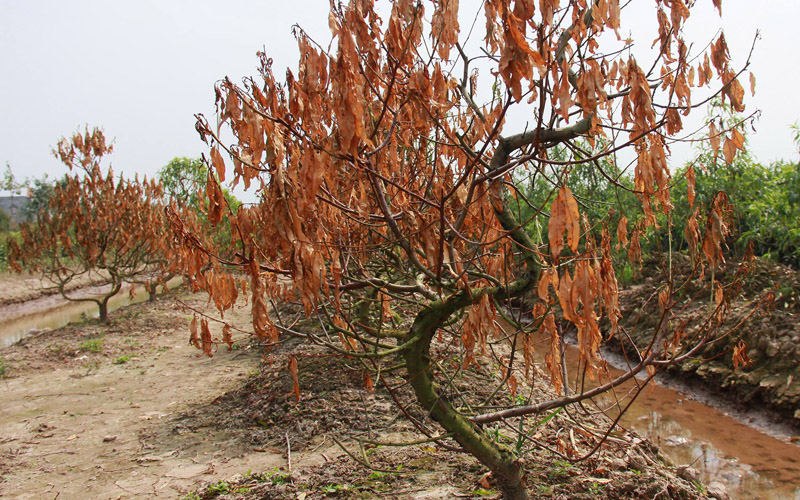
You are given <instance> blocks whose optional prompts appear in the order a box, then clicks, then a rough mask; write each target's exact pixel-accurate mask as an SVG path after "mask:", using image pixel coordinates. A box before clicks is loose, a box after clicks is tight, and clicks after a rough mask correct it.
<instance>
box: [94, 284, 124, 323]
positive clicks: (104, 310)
mask: <svg viewBox="0 0 800 500" xmlns="http://www.w3.org/2000/svg"><path fill="white" fill-rule="evenodd" d="M121 288H122V278H120V277H119V276H116V275H115V274H114V273H111V290H110V291H109V292H108V293H107V294H105V295H104V296H103V298H102V299H100V300H98V301H97V307H98V309H99V312H100V315H99V316H100V317H99V319H100V322H101V323H108V301H109V300H111V297H113V296H114V295H116V294H117V293H119V291H120V289H121Z"/></svg>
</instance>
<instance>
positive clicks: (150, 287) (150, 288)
mask: <svg viewBox="0 0 800 500" xmlns="http://www.w3.org/2000/svg"><path fill="white" fill-rule="evenodd" d="M157 288H158V282H154V281H151V282H149V283H148V284H147V293H148V294H149V295H150V297H149V298H148V299H147V300H148V301H149V302H155V301H156V289H157Z"/></svg>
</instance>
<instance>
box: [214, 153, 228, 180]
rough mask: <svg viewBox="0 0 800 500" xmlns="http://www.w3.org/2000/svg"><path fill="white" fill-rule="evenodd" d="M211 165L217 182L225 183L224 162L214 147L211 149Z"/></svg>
mask: <svg viewBox="0 0 800 500" xmlns="http://www.w3.org/2000/svg"><path fill="white" fill-rule="evenodd" d="M211 164H212V165H214V170H216V172H217V176H218V177H219V181H220V182H225V161H224V160H223V159H222V155H220V154H219V150H218V149H217V147H216V146H214V147H212V148H211Z"/></svg>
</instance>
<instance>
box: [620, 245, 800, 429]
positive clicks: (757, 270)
mask: <svg viewBox="0 0 800 500" xmlns="http://www.w3.org/2000/svg"><path fill="white" fill-rule="evenodd" d="M740 265H741V263H740V262H738V261H733V260H731V261H730V262H728V263H727V264H725V265H723V266H721V267H720V268H719V269H717V270H716V272H715V276H714V278H715V279H716V280H718V281H719V282H720V283H723V284H725V283H731V282H733V279H734V276H735V275H736V273H737V272H740ZM747 265H748V269H747V271H746V273H744V274H742V276H744V278H743V279H742V280H740V281H739V284H738V285H737V286H735V287H730V288H729V289H727V290H726V300H725V301H724V303H723V304H722V307H723V308H724V309H725V310H726V312H727V313H726V319H725V320H724V321H723V322H722V323H721V324H720V325H719V326H717V327H716V328H715V330H714V331H715V333H716V334H717V335H719V337H720V340H719V341H717V342H715V343H713V344H712V345H709V346H708V347H707V348H705V349H704V350H703V351H702V352H701V353H699V354H698V355H697V356H695V357H693V358H692V359H690V360H687V361H686V362H684V363H682V364H680V365H677V366H673V367H672V368H671V369H670V371H671V375H672V376H673V377H676V376H677V377H678V378H682V379H683V380H684V381H687V382H690V383H691V382H695V383H699V384H701V385H703V386H705V387H706V388H708V389H710V390H712V391H713V392H714V393H715V394H720V395H726V396H728V398H729V399H730V400H731V401H733V402H735V404H736V405H737V406H740V407H742V408H745V407H752V408H767V409H769V410H771V411H773V412H775V413H776V414H778V415H781V416H783V417H784V418H786V419H787V420H789V421H791V422H792V423H793V424H794V425H796V426H800V274H799V273H798V272H797V271H795V270H793V269H791V268H789V267H787V266H784V265H780V264H774V263H770V262H768V261H764V260H761V259H756V260H754V261H752V262H750V263H748V264H747ZM692 269H693V266H692V264H691V261H690V259H689V258H688V256H686V255H682V254H676V255H675V256H674V260H673V263H672V272H673V276H674V278H675V280H674V281H675V283H676V284H677V285H678V286H680V285H681V284H683V283H684V282H685V281H686V279H687V278H688V277H689V276H691V273H692ZM668 270H669V266H668V264H667V263H666V262H664V261H663V259H662V258H659V257H653V258H651V259H649V260H648V261H647V262H645V263H644V265H643V266H642V269H641V270H640V271H639V272H640V274H639V277H638V278H637V280H636V283H635V284H634V285H632V286H630V287H628V288H627V289H624V290H622V291H621V293H620V308H621V310H622V315H623V320H622V323H623V324H624V325H625V326H626V327H627V328H628V331H629V333H630V334H631V336H632V337H633V339H634V340H635V341H636V342H637V343H638V344H639V345H640V346H646V345H647V344H648V343H649V341H650V339H651V337H652V332H653V331H654V328H655V326H656V325H657V324H658V322H659V321H660V316H661V314H660V310H659V305H658V299H657V295H658V294H659V292H661V290H662V289H663V286H664V284H665V283H667V282H668V279H667V274H668V272H669V271H668ZM711 278H712V276H711V273H710V271H709V270H708V269H706V271H705V274H704V279H702V280H695V281H693V282H691V284H688V285H686V286H684V287H683V288H682V289H681V291H680V292H679V294H678V295H677V297H678V299H677V302H676V303H675V304H674V306H673V312H674V317H673V318H672V319H671V325H670V328H672V329H673V330H674V329H675V328H676V327H677V325H680V324H681V323H684V322H685V324H686V329H685V333H684V336H685V338H686V339H691V337H692V335H694V334H695V333H696V332H697V330H698V325H701V324H703V322H704V321H706V320H707V318H708V317H709V315H710V312H711V311H713V308H715V307H716V303H715V302H712V300H711V294H710V291H709V290H710V289H709V288H708V285H709V283H710V281H711ZM735 292H738V293H735ZM770 295H771V296H772V299H771V300H767V301H765V300H764V299H765V298H768V297H770ZM643 304H644V305H643ZM740 341H744V343H745V344H746V346H747V354H748V357H749V358H750V360H751V363H749V364H746V365H743V366H739V367H738V368H736V367H735V365H734V362H733V348H734V346H736V345H737V344H738V343H739V342H740Z"/></svg>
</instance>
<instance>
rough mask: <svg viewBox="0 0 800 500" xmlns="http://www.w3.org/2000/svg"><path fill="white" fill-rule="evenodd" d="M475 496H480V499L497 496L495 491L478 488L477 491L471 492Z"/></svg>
mask: <svg viewBox="0 0 800 500" xmlns="http://www.w3.org/2000/svg"><path fill="white" fill-rule="evenodd" d="M470 493H472V494H473V495H478V496H479V497H488V496H492V495H497V492H496V491H495V490H487V489H486V488H478V489H476V490H472V491H470Z"/></svg>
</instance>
